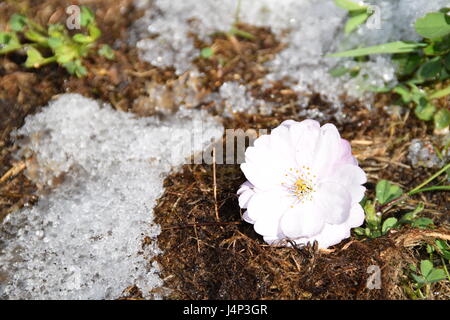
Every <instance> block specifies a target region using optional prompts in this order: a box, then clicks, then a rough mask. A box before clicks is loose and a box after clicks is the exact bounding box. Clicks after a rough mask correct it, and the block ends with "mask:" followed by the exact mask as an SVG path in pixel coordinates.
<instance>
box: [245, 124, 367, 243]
mask: <svg viewBox="0 0 450 320" xmlns="http://www.w3.org/2000/svg"><path fill="white" fill-rule="evenodd" d="M241 169H242V171H243V172H244V174H245V176H246V177H247V179H248V181H247V182H245V183H244V184H243V185H242V186H241V187H240V189H239V191H238V195H239V205H240V207H241V208H244V209H246V211H245V212H244V214H243V219H244V220H245V221H247V222H249V223H252V224H254V228H255V231H256V232H257V233H259V234H260V235H262V236H263V237H264V240H265V241H266V242H267V243H269V244H278V243H283V240H292V241H293V242H295V243H296V244H307V243H313V242H314V241H315V240H317V241H318V243H319V247H320V248H328V247H329V246H332V245H335V244H337V243H339V242H340V241H342V240H343V239H345V238H348V237H350V229H351V228H355V227H358V226H360V225H361V224H362V223H363V221H364V211H363V209H362V208H361V205H360V204H359V202H360V201H361V200H362V198H363V197H364V192H365V188H364V187H363V186H362V184H364V183H365V182H366V174H365V173H364V171H363V170H362V169H361V168H360V167H359V166H358V163H357V161H356V159H355V158H354V157H353V156H352V152H351V146H350V143H349V142H348V141H347V140H344V139H342V138H341V136H340V134H339V132H338V130H337V129H336V127H335V126H334V125H333V124H329V123H328V124H325V125H324V126H322V127H320V124H319V123H318V122H317V121H314V120H304V121H302V122H296V121H293V120H288V121H285V122H283V123H282V124H281V125H280V126H279V127H277V128H275V129H274V130H272V132H271V134H270V135H263V136H261V137H259V138H258V139H256V140H255V144H254V146H253V147H249V148H248V149H247V150H246V152H245V163H243V164H241ZM284 243H285V242H284Z"/></svg>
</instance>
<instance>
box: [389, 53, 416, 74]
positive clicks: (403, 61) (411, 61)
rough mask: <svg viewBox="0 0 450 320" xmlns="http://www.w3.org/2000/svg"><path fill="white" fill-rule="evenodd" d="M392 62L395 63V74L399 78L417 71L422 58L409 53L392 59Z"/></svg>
mask: <svg viewBox="0 0 450 320" xmlns="http://www.w3.org/2000/svg"><path fill="white" fill-rule="evenodd" d="M392 60H394V61H395V62H396V63H397V72H398V73H399V74H400V75H401V76H408V75H411V74H412V73H413V72H414V71H416V70H417V68H418V67H419V66H420V62H421V60H422V58H421V57H420V56H419V55H418V54H415V53H410V54H403V55H399V56H396V57H393V58H392Z"/></svg>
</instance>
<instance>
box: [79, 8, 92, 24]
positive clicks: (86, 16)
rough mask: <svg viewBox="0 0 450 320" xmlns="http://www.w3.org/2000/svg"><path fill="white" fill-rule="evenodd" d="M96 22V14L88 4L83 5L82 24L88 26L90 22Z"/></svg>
mask: <svg viewBox="0 0 450 320" xmlns="http://www.w3.org/2000/svg"><path fill="white" fill-rule="evenodd" d="M93 22H95V14H94V12H92V10H91V9H89V8H88V7H86V6H81V16H80V24H81V26H82V27H87V26H88V25H89V24H91V23H93Z"/></svg>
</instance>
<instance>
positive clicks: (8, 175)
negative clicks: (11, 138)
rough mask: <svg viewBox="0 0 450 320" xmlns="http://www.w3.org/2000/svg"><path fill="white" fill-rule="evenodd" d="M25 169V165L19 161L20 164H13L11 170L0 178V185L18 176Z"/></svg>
mask: <svg viewBox="0 0 450 320" xmlns="http://www.w3.org/2000/svg"><path fill="white" fill-rule="evenodd" d="M26 167H27V165H26V164H25V162H24V161H21V162H19V163H17V164H15V165H14V167H12V168H11V169H9V170H8V171H7V172H6V173H5V174H4V175H3V177H1V178H0V183H3V182H5V181H6V180H8V179H9V178H11V177H14V176H16V175H18V174H19V173H20V172H22V171H23V170H24V169H25V168H26Z"/></svg>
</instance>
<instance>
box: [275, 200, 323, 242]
mask: <svg viewBox="0 0 450 320" xmlns="http://www.w3.org/2000/svg"><path fill="white" fill-rule="evenodd" d="M324 222H325V221H324V218H323V216H322V214H321V212H320V211H318V210H316V206H314V204H313V203H312V202H311V201H308V202H305V203H302V204H295V205H294V206H293V207H291V208H289V209H288V210H287V211H286V212H285V213H284V215H283V217H282V218H281V221H280V227H281V231H282V232H283V233H284V235H285V236H286V237H288V238H291V239H296V238H300V237H310V236H313V235H316V234H318V233H319V232H320V231H321V230H322V228H323V226H324Z"/></svg>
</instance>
